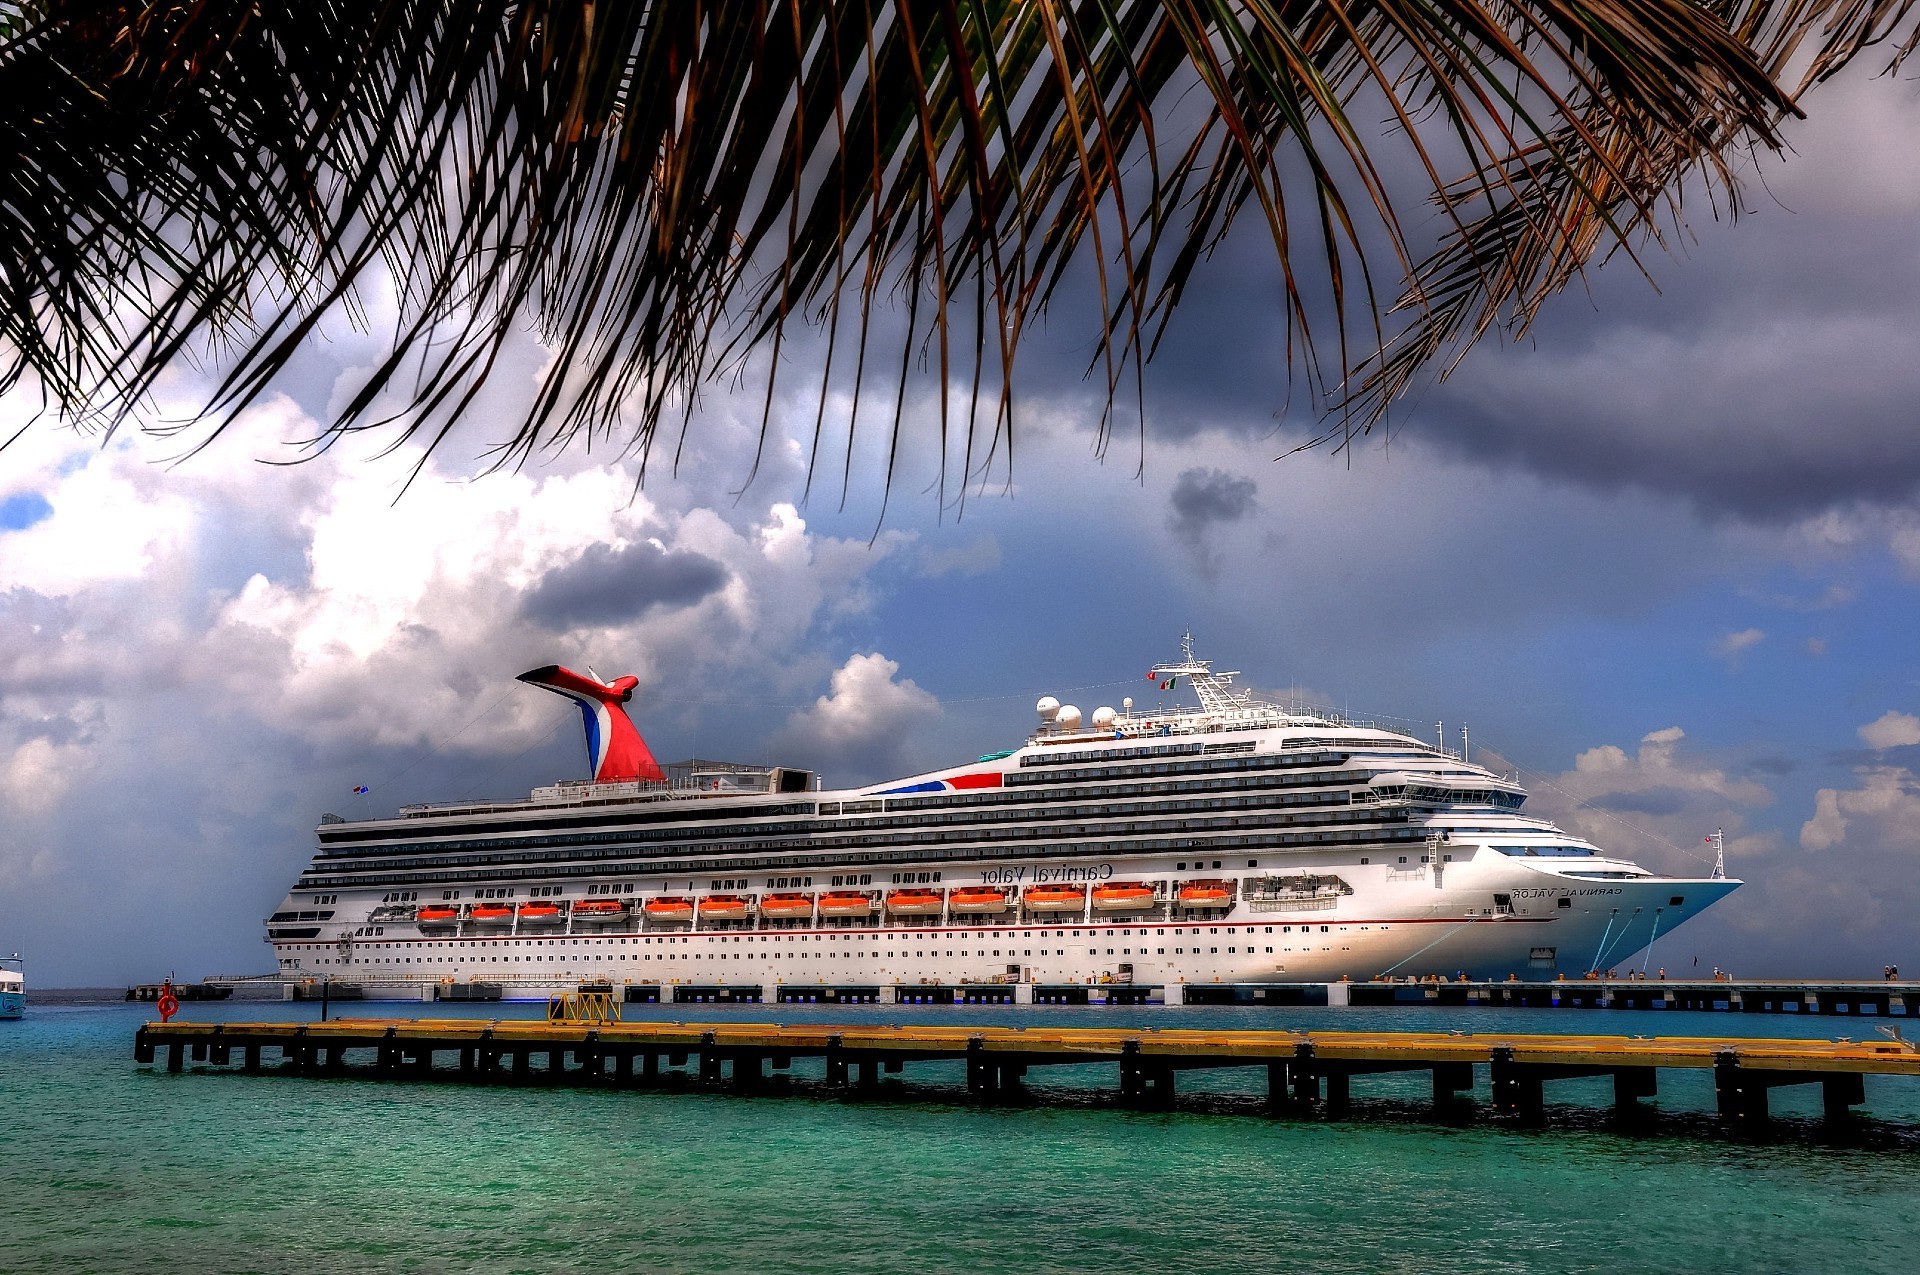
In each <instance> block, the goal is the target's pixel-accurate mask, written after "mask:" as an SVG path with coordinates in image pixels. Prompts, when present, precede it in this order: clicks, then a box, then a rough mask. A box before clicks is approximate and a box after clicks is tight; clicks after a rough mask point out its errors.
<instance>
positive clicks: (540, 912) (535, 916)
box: [520, 903, 567, 925]
mask: <svg viewBox="0 0 1920 1275" xmlns="http://www.w3.org/2000/svg"><path fill="white" fill-rule="evenodd" d="M566 919H567V914H566V913H564V912H562V911H561V910H560V905H559V904H558V903H522V904H521V905H520V924H522V925H562V924H564V923H565V922H566Z"/></svg>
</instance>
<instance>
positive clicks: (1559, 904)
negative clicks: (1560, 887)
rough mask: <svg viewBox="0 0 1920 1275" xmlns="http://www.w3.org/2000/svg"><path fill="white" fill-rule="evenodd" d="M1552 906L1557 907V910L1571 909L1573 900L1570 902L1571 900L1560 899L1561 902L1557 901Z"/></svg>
mask: <svg viewBox="0 0 1920 1275" xmlns="http://www.w3.org/2000/svg"><path fill="white" fill-rule="evenodd" d="M1554 906H1555V907H1557V908H1570V907H1572V906H1573V900H1572V899H1561V900H1559V901H1557V902H1556V903H1555V904H1554Z"/></svg>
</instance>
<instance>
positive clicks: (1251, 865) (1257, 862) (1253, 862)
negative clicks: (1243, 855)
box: [1247, 859, 1260, 868]
mask: <svg viewBox="0 0 1920 1275" xmlns="http://www.w3.org/2000/svg"><path fill="white" fill-rule="evenodd" d="M1247 866H1248V867H1249V868H1257V867H1259V866H1260V860H1258V859H1248V860H1247Z"/></svg>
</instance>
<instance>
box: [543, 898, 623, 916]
mask: <svg viewBox="0 0 1920 1275" xmlns="http://www.w3.org/2000/svg"><path fill="white" fill-rule="evenodd" d="M523 915H524V913H523ZM573 919H574V920H576V921H624V920H626V919H627V901H626V900H625V899H576V900H575V901H574V904H573Z"/></svg>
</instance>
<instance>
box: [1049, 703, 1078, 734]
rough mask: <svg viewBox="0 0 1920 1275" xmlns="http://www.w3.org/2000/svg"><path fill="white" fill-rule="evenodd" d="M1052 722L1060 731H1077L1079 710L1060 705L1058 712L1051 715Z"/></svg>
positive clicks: (1067, 705)
mask: <svg viewBox="0 0 1920 1275" xmlns="http://www.w3.org/2000/svg"><path fill="white" fill-rule="evenodd" d="M1053 720H1054V721H1055V722H1056V723H1057V724H1058V725H1059V727H1060V729H1061V730H1079V729H1080V710H1079V709H1078V708H1075V707H1074V706H1073V705H1072V704H1062V705H1061V706H1060V711H1059V712H1057V713H1055V714H1054V715H1053Z"/></svg>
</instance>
